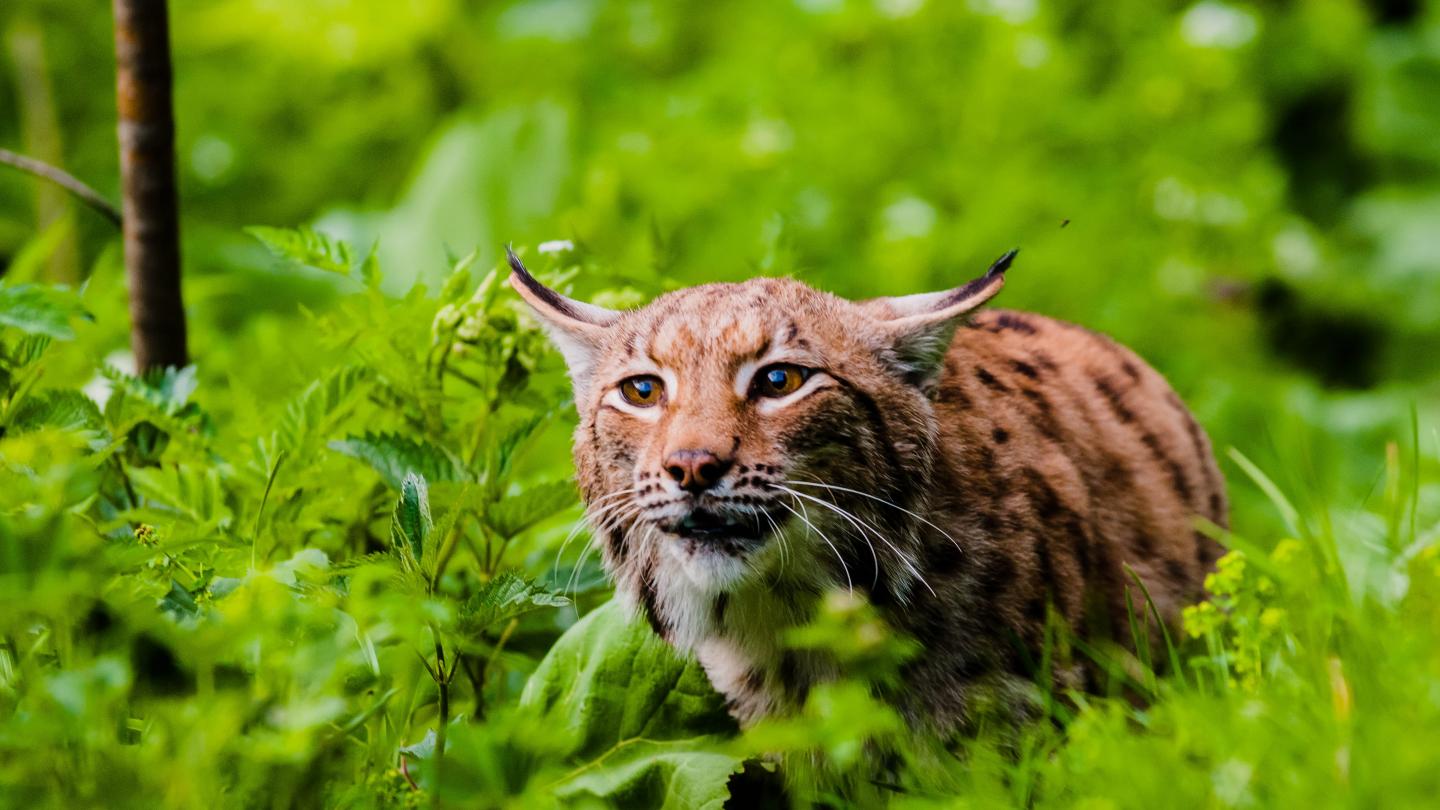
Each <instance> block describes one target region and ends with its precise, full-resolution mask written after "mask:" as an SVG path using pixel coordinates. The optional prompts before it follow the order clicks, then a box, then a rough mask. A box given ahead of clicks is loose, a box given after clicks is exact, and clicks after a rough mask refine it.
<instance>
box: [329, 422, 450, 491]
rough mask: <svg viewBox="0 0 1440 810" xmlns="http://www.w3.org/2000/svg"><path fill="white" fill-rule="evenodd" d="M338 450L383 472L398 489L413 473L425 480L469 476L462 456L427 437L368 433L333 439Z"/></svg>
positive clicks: (442, 479)
mask: <svg viewBox="0 0 1440 810" xmlns="http://www.w3.org/2000/svg"><path fill="white" fill-rule="evenodd" d="M329 447H330V449H331V450H334V451H336V452H338V453H343V454H344V455H347V456H350V457H351V458H355V459H359V460H361V461H363V462H365V463H366V464H369V465H370V466H371V467H373V468H375V471H376V472H378V473H380V477H381V478H384V479H385V483H387V484H389V485H390V486H391V487H392V488H394V489H399V488H400V484H401V482H402V481H404V480H405V477H406V476H407V475H409V474H411V473H414V474H417V475H420V476H423V477H424V478H425V480H426V481H466V480H469V478H470V476H469V475H468V474H467V473H466V472H465V469H464V465H463V464H461V462H460V460H459V459H457V458H455V456H453V455H451V454H450V453H449V451H447V450H445V449H444V448H441V447H438V446H436V445H434V444H431V443H430V442H428V441H426V440H425V439H412V438H410V437H408V436H401V435H399V434H395V433H366V434H365V435H363V436H350V437H348V438H345V439H337V440H335V441H332V442H330V444H329Z"/></svg>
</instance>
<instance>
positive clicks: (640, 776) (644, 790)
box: [520, 600, 742, 810]
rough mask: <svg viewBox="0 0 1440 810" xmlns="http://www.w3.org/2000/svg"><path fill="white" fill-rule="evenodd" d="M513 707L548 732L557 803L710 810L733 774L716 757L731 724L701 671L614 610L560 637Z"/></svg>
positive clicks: (734, 763) (734, 761)
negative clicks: (558, 767) (554, 751)
mask: <svg viewBox="0 0 1440 810" xmlns="http://www.w3.org/2000/svg"><path fill="white" fill-rule="evenodd" d="M520 702H521V707H522V710H523V711H526V712H531V713H534V714H535V715H536V716H538V717H539V718H540V720H541V721H542V722H543V724H544V727H546V728H553V729H555V730H556V735H557V740H556V742H557V745H560V746H561V749H562V751H563V752H564V755H565V758H566V762H567V765H569V766H570V767H571V768H572V769H573V770H571V772H570V774H571V775H570V776H567V777H565V778H563V779H561V780H560V782H558V783H557V784H556V786H555V788H554V790H555V793H556V794H557V795H558V796H560V797H563V798H576V799H579V798H582V797H595V798H598V799H600V800H603V801H605V802H606V803H608V804H611V805H615V806H622V807H666V808H672V807H673V808H682V807H684V808H692V807H702V808H715V810H719V808H721V807H723V806H724V803H725V800H726V799H728V798H729V796H730V791H729V787H728V782H729V779H730V775H731V774H733V773H736V772H738V771H739V770H740V768H741V766H742V760H741V759H740V758H739V757H736V756H733V755H731V754H730V753H727V752H726V750H725V741H726V739H727V738H728V737H730V736H731V735H733V734H734V733H735V732H736V727H735V723H734V721H733V720H732V719H731V718H730V716H729V714H727V713H726V711H725V706H724V702H723V700H722V699H721V697H720V696H719V695H718V694H716V692H715V690H714V689H712V688H711V686H710V682H709V680H708V679H707V678H706V677H705V673H704V671H703V670H701V668H700V665H699V664H698V663H697V662H695V661H686V660H684V659H682V658H680V657H679V656H678V655H677V654H676V653H675V652H674V651H673V650H672V649H671V648H670V646H669V645H668V644H666V643H665V642H664V641H663V640H661V639H660V638H659V637H658V636H656V635H655V634H654V633H653V632H651V630H650V628H649V627H648V626H646V624H645V622H643V621H639V620H637V619H636V618H635V617H633V616H632V615H630V612H629V611H628V610H626V609H625V607H624V606H623V605H621V604H620V603H619V602H617V601H613V600H612V601H611V602H609V603H607V604H605V605H603V606H601V607H599V608H597V609H596V610H594V611H591V612H590V613H589V614H588V615H586V616H585V617H584V618H583V619H581V620H580V621H578V622H576V623H575V625H574V626H572V627H571V628H570V629H569V630H568V631H566V632H565V634H564V635H563V636H561V637H560V639H559V641H557V642H556V643H555V646H553V647H551V649H550V652H549V653H548V654H547V655H546V656H545V659H544V660H543V661H542V662H541V663H540V666H539V668H538V669H536V670H535V673H534V674H533V675H532V676H531V677H530V680H529V681H528V682H527V683H526V685H525V691H524V693H523V694H522V695H521V698H520Z"/></svg>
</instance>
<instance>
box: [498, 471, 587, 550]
mask: <svg viewBox="0 0 1440 810" xmlns="http://www.w3.org/2000/svg"><path fill="white" fill-rule="evenodd" d="M574 505H575V486H574V484H571V483H570V482H569V481H551V482H549V483H545V484H536V485H535V486H532V487H529V488H527V489H525V490H524V491H522V492H520V493H518V494H516V495H511V496H509V497H507V498H504V499H502V500H501V501H500V502H499V503H497V504H495V505H494V506H492V507H490V510H489V512H488V513H486V515H485V522H486V524H488V525H489V526H490V528H491V529H492V530H494V532H495V533H496V534H498V535H500V536H501V537H514V536H515V535H517V534H519V533H520V532H523V531H525V530H526V529H528V528H530V527H531V526H534V525H535V524H536V523H539V522H540V521H542V520H544V519H546V518H548V517H553V516H554V515H557V514H559V513H561V512H563V511H565V510H566V509H569V508H570V507H571V506H574Z"/></svg>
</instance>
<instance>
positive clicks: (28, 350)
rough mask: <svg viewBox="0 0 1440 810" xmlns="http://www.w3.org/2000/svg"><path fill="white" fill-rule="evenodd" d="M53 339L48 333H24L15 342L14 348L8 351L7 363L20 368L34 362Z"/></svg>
mask: <svg viewBox="0 0 1440 810" xmlns="http://www.w3.org/2000/svg"><path fill="white" fill-rule="evenodd" d="M53 340H54V338H52V337H50V336H49V335H26V336H25V337H22V338H20V340H18V341H16V343H15V350H14V351H12V352H10V357H9V361H8V362H9V365H10V366H11V367H13V368H16V369H21V368H25V367H26V366H28V365H30V364H32V363H34V362H35V361H36V360H39V359H40V356H41V355H43V354H44V353H45V350H46V349H48V348H50V343H51V342H52V341H53Z"/></svg>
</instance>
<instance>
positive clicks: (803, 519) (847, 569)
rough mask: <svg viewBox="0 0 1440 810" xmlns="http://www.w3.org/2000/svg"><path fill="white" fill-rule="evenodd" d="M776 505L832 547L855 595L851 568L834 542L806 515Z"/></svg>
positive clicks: (846, 580) (784, 505)
mask: <svg viewBox="0 0 1440 810" xmlns="http://www.w3.org/2000/svg"><path fill="white" fill-rule="evenodd" d="M776 503H779V504H780V506H781V507H782V508H784V509H785V510H787V511H789V512H790V514H792V515H794V516H795V517H797V518H800V520H802V521H804V523H805V525H806V526H808V527H810V530H811V531H813V532H815V533H816V534H818V535H820V539H821V540H824V541H825V545H827V546H829V547H830V550H831V551H833V552H835V559H837V560H839V561H840V568H841V570H843V571H844V572H845V587H846V588H848V589H849V590H850V592H851V593H854V592H855V583H853V582H851V581H850V566H848V565H846V564H845V558H844V557H843V556H841V555H840V549H838V548H836V547H835V544H834V543H832V542H830V538H828V537H826V536H825V533H824V532H822V531H820V530H819V529H817V528H815V524H814V523H811V522H810V521H809V519H807V518H806V517H805V516H804V515H801V514H800V513H799V512H796V511H795V510H794V509H791V508H790V507H789V506H787V505H786V504H785V503H784V502H781V501H776ZM796 503H800V501H798V500H797V501H796Z"/></svg>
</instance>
